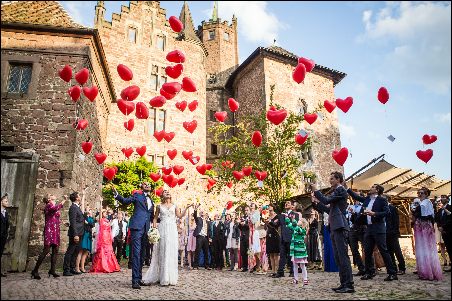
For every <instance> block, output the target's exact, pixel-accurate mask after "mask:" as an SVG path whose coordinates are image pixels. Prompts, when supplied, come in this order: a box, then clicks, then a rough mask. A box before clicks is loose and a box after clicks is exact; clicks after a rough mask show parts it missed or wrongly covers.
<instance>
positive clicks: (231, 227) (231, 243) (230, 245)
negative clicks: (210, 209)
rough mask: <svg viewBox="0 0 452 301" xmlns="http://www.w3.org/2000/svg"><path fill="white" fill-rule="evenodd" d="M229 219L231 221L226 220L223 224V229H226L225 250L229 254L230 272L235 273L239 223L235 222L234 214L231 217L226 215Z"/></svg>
mask: <svg viewBox="0 0 452 301" xmlns="http://www.w3.org/2000/svg"><path fill="white" fill-rule="evenodd" d="M228 215H229V216H230V217H231V220H229V221H228V220H226V222H225V228H226V234H225V236H226V237H227V242H226V249H227V252H229V258H230V268H229V270H230V271H236V270H237V269H238V248H239V239H240V230H239V223H238V222H237V219H236V217H235V214H233V215H232V216H231V215H230V214H228Z"/></svg>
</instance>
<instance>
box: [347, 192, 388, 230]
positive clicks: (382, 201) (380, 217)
mask: <svg viewBox="0 0 452 301" xmlns="http://www.w3.org/2000/svg"><path fill="white" fill-rule="evenodd" d="M347 192H348V194H349V195H350V196H351V197H352V199H353V200H355V201H359V202H361V203H362V204H363V208H361V212H360V216H359V217H358V218H361V219H362V221H363V224H365V225H367V232H370V233H386V225H385V222H386V220H385V218H386V217H387V216H389V214H390V212H389V207H388V201H387V200H386V198H384V197H382V196H377V197H376V199H375V202H374V205H373V206H372V211H373V212H375V215H374V216H372V217H371V221H372V224H371V225H369V224H368V223H367V216H366V215H364V210H365V209H366V208H367V206H368V205H369V202H370V196H366V197H362V196H360V195H359V194H357V193H356V192H354V191H352V190H351V189H348V190H347Z"/></svg>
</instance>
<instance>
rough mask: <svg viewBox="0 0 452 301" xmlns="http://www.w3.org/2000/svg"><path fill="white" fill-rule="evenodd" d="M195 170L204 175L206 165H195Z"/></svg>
mask: <svg viewBox="0 0 452 301" xmlns="http://www.w3.org/2000/svg"><path fill="white" fill-rule="evenodd" d="M196 170H197V171H198V172H199V173H200V174H202V175H205V174H206V170H207V169H206V165H205V164H203V165H199V166H196Z"/></svg>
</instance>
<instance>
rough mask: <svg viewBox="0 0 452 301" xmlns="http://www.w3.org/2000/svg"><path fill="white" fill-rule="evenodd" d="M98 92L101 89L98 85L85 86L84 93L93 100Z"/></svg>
mask: <svg viewBox="0 0 452 301" xmlns="http://www.w3.org/2000/svg"><path fill="white" fill-rule="evenodd" d="M98 93H99V90H98V89H97V87H96V86H92V87H91V88H88V87H83V94H85V96H86V98H88V99H89V100H90V101H92V102H93V101H94V100H95V99H96V97H97V94H98Z"/></svg>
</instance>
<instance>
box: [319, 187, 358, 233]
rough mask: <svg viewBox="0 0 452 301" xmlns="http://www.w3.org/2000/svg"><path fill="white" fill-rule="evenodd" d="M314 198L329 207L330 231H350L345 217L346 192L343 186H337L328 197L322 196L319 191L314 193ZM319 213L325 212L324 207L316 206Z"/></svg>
mask: <svg viewBox="0 0 452 301" xmlns="http://www.w3.org/2000/svg"><path fill="white" fill-rule="evenodd" d="M314 195H315V197H316V198H317V199H318V200H319V201H320V203H321V204H323V205H330V209H329V212H327V213H328V224H329V227H330V230H331V231H334V230H338V229H345V230H347V231H348V230H350V227H349V224H348V220H347V218H346V217H345V214H346V210H347V206H348V203H347V198H348V196H347V191H346V190H345V188H344V187H343V186H338V187H337V188H336V189H334V190H333V192H332V193H331V194H330V195H329V196H324V195H323V194H322V193H321V192H320V191H319V190H317V191H315V192H314ZM319 205H320V204H319ZM317 208H321V211H326V208H325V207H324V206H317Z"/></svg>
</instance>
